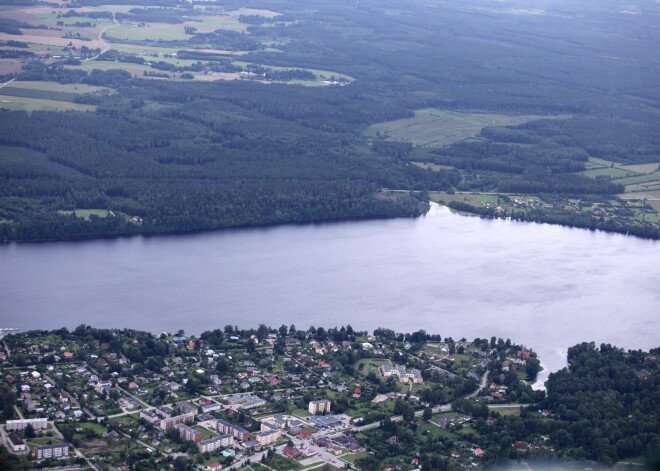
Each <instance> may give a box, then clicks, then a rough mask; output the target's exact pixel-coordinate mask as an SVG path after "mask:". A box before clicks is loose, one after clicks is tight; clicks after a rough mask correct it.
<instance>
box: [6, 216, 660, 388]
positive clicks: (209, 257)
mask: <svg viewBox="0 0 660 471" xmlns="http://www.w3.org/2000/svg"><path fill="white" fill-rule="evenodd" d="M659 262H660V243H659V242H657V241H650V240H643V239H637V238H634V237H626V236H624V235H620V234H607V233H603V232H592V231H587V230H582V229H571V228H567V227H560V226H551V225H545V224H533V223H524V222H515V221H505V220H486V219H479V218H475V217H464V216H459V215H456V214H453V213H451V212H450V211H449V210H448V209H446V208H444V207H440V206H437V205H432V208H431V210H430V211H429V213H427V214H426V215H425V216H423V217H420V218H416V219H390V220H376V221H353V222H337V223H323V224H307V225H286V226H277V227H267V228H251V229H236V230H227V231H217V232H206V233H201V234H191V235H176V236H159V237H131V238H123V239H115V240H94V241H85V242H53V243H39V244H16V243H12V244H8V245H1V246H0V264H1V265H2V267H4V268H3V270H2V271H1V273H0V299H1V300H2V304H1V306H0V327H14V328H19V329H51V328H59V327H62V326H66V327H69V328H75V327H76V326H77V325H79V324H81V323H84V324H88V325H92V326H95V327H119V328H122V327H130V328H136V329H142V330H149V331H152V332H161V331H170V332H173V331H177V330H178V329H180V328H182V329H184V330H185V331H186V332H187V333H189V334H199V333H200V332H202V331H204V330H212V329H215V328H222V327H224V326H225V325H226V324H232V325H238V326H239V327H245V328H248V327H255V328H256V327H257V326H258V325H259V324H260V323H265V324H267V325H270V326H273V327H279V326H280V325H282V324H285V325H287V326H288V325H290V324H292V323H293V324H295V325H296V327H298V328H306V327H308V326H310V325H314V326H317V327H318V326H323V327H326V328H328V327H334V326H341V325H347V324H351V325H352V326H353V328H356V329H360V330H369V331H370V332H371V331H373V329H374V328H376V327H381V326H382V327H388V328H391V329H394V330H396V331H398V332H413V331H415V330H418V329H425V330H426V331H427V332H430V333H439V334H441V335H442V336H443V337H447V336H452V337H454V339H459V338H461V337H466V338H468V339H470V340H471V339H473V338H475V337H482V338H483V337H487V338H490V337H491V336H493V335H494V336H497V337H502V338H504V339H506V338H510V339H511V340H512V341H513V342H515V343H521V344H525V345H527V346H528V347H531V348H533V349H534V350H535V351H537V352H539V354H540V356H541V360H542V363H543V364H544V366H546V367H547V370H546V374H547V371H548V370H557V369H559V368H561V367H562V366H564V364H565V352H566V349H567V347H569V346H571V345H573V344H575V343H577V342H580V341H585V340H588V341H590V340H594V341H595V342H596V343H597V344H599V343H601V342H605V343H612V344H615V345H618V346H621V347H626V348H644V349H647V348H651V347H657V346H658V345H659V344H660V337H658V332H660V290H659V289H658V282H659V281H660V263H659ZM544 376H545V375H544Z"/></svg>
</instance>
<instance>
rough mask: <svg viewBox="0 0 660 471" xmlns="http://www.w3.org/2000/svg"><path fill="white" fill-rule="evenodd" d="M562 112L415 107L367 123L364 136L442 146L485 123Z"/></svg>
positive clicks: (505, 123) (473, 132)
mask: <svg viewBox="0 0 660 471" xmlns="http://www.w3.org/2000/svg"><path fill="white" fill-rule="evenodd" d="M564 117H566V116H552V117H549V116H539V115H511V114H509V115H507V114H493V113H461V112H457V111H450V110H440V109H437V108H425V109H422V110H417V111H415V116H413V117H412V118H404V119H397V120H394V121H387V122H384V123H377V124H373V125H371V126H369V128H368V129H367V132H366V134H367V136H381V137H385V138H386V139H387V140H392V141H404V142H411V143H412V144H413V145H417V146H426V147H443V146H447V145H450V144H454V143H455V142H459V141H462V140H464V139H468V138H471V137H475V136H477V135H478V134H479V133H480V132H481V130H482V129H483V128H485V127H487V126H513V125H517V124H522V123H526V122H527V121H532V120H535V119H549V118H555V119H556V118H564Z"/></svg>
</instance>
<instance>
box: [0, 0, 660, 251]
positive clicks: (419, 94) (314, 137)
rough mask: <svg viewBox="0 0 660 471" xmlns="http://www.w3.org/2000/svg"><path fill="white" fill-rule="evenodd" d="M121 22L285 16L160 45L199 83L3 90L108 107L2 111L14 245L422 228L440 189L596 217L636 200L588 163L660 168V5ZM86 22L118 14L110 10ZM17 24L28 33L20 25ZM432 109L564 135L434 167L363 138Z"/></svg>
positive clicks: (523, 132) (173, 20)
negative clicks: (580, 206)
mask: <svg viewBox="0 0 660 471" xmlns="http://www.w3.org/2000/svg"><path fill="white" fill-rule="evenodd" d="M102 3H103V4H107V3H108V2H102ZM111 3H114V4H120V5H124V4H128V5H134V6H135V5H141V6H142V7H140V8H137V7H133V8H128V9H126V11H125V12H123V13H121V14H120V15H118V16H117V15H115V16H114V17H113V18H115V20H117V21H118V22H119V21H135V22H144V21H152V22H161V23H164V24H168V25H169V27H171V28H179V29H183V28H184V26H183V25H182V24H181V23H183V21H184V20H185V19H187V18H188V16H189V15H190V14H191V12H193V11H199V15H200V18H202V20H200V21H203V18H204V15H209V14H211V12H212V10H213V9H214V8H215V9H218V8H220V9H221V10H222V11H232V10H238V9H239V8H244V7H250V8H254V9H260V10H262V11H272V12H276V13H278V14H279V15H278V16H274V17H266V16H261V15H259V14H254V15H245V14H244V15H241V16H240V17H239V18H240V21H242V22H244V25H245V30H244V31H242V32H236V31H226V30H222V29H219V30H216V31H214V32H205V31H198V28H197V27H194V26H190V25H186V26H185V28H186V30H185V31H186V34H187V35H188V36H190V37H189V38H188V39H186V40H183V39H167V40H166V39H163V40H162V41H158V43H159V44H161V45H163V46H168V47H170V48H174V50H179V54H180V57H181V58H186V59H187V60H188V59H189V60H190V64H189V65H181V64H179V65H176V64H175V63H172V62H171V61H170V62H167V61H163V60H151V61H150V60H147V59H146V58H144V57H141V56H138V55H136V54H135V53H131V52H118V51H116V50H114V49H111V50H110V51H109V52H106V53H104V54H102V55H100V56H99V57H96V58H95V59H94V60H93V61H91V62H92V67H80V65H81V60H78V59H75V58H69V59H66V60H57V61H54V60H46V61H44V60H34V61H31V62H26V63H25V64H24V67H23V70H21V71H18V72H15V73H13V74H10V75H6V76H5V78H6V79H7V80H9V79H12V78H15V79H17V82H20V81H25V80H30V81H53V82H59V83H73V84H78V83H79V84H85V85H89V86H103V87H108V88H109V89H110V92H108V91H107V90H106V91H105V92H93V93H87V94H77V95H75V96H74V97H73V98H69V100H70V101H73V102H75V103H77V104H80V105H91V106H92V107H96V108H95V111H88V112H81V111H69V112H56V111H32V112H29V113H28V112H21V111H1V112H0V145H1V146H2V147H0V181H1V183H0V222H1V224H0V239H3V240H11V239H53V238H56V239H67V238H82V237H97V236H104V235H105V236H107V235H119V234H130V233H159V232H174V231H189V230H202V229H213V228H220V227H231V226H237V225H252V224H269V223H281V222H298V221H317V220H328V219H341V218H365V217H392V216H414V215H419V214H420V213H421V212H423V211H424V210H425V207H426V206H425V204H424V201H425V194H424V191H432V190H454V189H456V190H462V191H499V192H505V193H530V194H561V195H567V196H575V197H577V198H582V199H585V198H586V199H588V198H590V197H593V196H594V195H600V196H603V195H604V196H612V195H615V194H618V193H622V192H623V191H624V189H625V186H624V185H623V184H620V183H617V181H616V180H611V179H610V178H588V177H587V176H585V175H582V174H580V173H579V172H581V171H584V170H585V169H586V168H587V167H586V165H587V163H588V161H589V159H590V158H594V157H597V158H600V159H605V160H611V161H615V162H620V163H623V164H645V163H654V162H660V114H659V113H660V87H659V85H658V82H657V77H658V76H659V75H660V74H659V73H658V72H660V54H659V52H658V49H657V44H658V40H660V25H658V23H657V21H655V18H657V15H658V13H659V12H660V5H659V4H657V3H654V2H650V1H644V0H637V1H634V2H631V4H630V5H628V6H626V7H625V8H624V7H623V6H621V5H620V4H619V3H618V2H613V1H586V2H580V3H579V4H575V3H574V2H545V1H544V2H533V3H532V2H527V1H522V0H521V1H517V2H509V3H495V2H491V1H486V0H484V1H473V2H469V3H468V4H465V3H455V2H448V1H444V2H435V1H434V2H431V1H424V0H405V1H404V2H393V1H389V0H386V1H375V0H366V1H360V2H352V1H350V2H349V1H339V2H331V3H328V2H321V1H307V2H305V3H304V8H301V5H300V2H296V1H291V0H253V1H250V2H247V3H246V2H244V1H234V0H230V1H228V2H222V4H221V5H219V4H218V5H216V4H215V3H211V2H204V4H203V5H190V4H188V3H180V2H176V1H165V0H162V1H134V2H133V1H132V2H123V1H122V2H118V1H114V2H111ZM100 4H101V3H100V2H96V1H95V0H76V1H73V2H71V3H70V4H68V5H67V6H66V8H63V9H62V12H63V14H64V16H63V17H62V18H65V17H67V16H66V12H67V9H68V8H74V7H82V6H98V5H100ZM213 11H215V10H213ZM85 14H86V15H89V16H87V17H85V18H89V19H93V20H96V19H98V18H101V19H103V18H104V17H107V16H108V15H110V13H108V12H104V11H103V8H102V7H99V12H95V13H94V14H90V13H85ZM71 15H72V14H69V16H70V17H71V18H75V17H73V16H71ZM105 20H107V21H110V19H109V17H107V18H105ZM67 21H73V20H67ZM2 25H4V26H2V27H3V28H5V30H11V31H14V30H16V29H18V32H19V33H20V32H21V31H22V30H21V29H20V28H21V27H22V26H21V24H20V23H18V22H17V20H11V19H9V18H8V19H6V21H4V20H3V23H2ZM11 31H10V32H11ZM26 31H27V30H26ZM14 32H15V31H14ZM15 37H16V38H17V39H20V35H18V34H16V35H15ZM108 41H110V45H111V46H112V44H113V43H112V41H115V42H116V43H122V44H123V43H126V42H127V41H128V42H129V43H130V41H129V40H119V39H116V38H115V39H111V38H108ZM15 42H16V41H15ZM134 43H135V45H141V44H143V43H144V41H142V42H140V41H137V40H136V41H134ZM217 49H226V50H229V51H239V50H240V51H242V54H243V53H244V54H243V55H241V56H240V62H238V61H236V60H235V57H233V56H227V55H223V54H224V53H222V51H220V52H209V51H213V50H217ZM16 50H18V49H16ZM87 53H88V55H89V56H90V57H91V56H92V54H93V50H92V49H89V50H88V51H87ZM16 54H18V53H12V55H14V56H16ZM81 56H82V55H81ZM85 57H87V56H85ZM88 58H89V57H88ZM82 60H85V59H84V58H83V59H82ZM194 61H196V62H194ZM97 63H99V64H100V63H105V64H108V63H111V64H124V65H125V64H137V65H139V66H141V67H147V65H145V64H147V63H149V64H150V65H149V67H151V69H149V70H145V71H144V74H143V76H145V77H152V78H151V79H143V78H140V76H136V74H131V73H129V72H127V71H125V70H122V69H108V68H107V66H99V68H98V69H96V70H95V66H94V64H97ZM88 64H89V62H87V63H85V65H88ZM246 64H247V65H246ZM314 70H324V71H333V72H332V73H333V74H336V77H343V78H342V79H341V80H338V79H337V78H335V79H334V80H332V77H329V78H328V80H327V81H328V82H329V83H334V85H329V86H324V87H306V86H302V85H298V84H295V82H296V81H301V82H304V81H309V80H310V79H311V78H312V77H314V76H315V75H314V73H313V72H311V71H314ZM202 71H206V72H204V73H207V72H208V73H211V72H214V73H220V72H222V73H237V72H238V71H241V73H243V74H244V75H243V77H244V78H245V77H247V78H246V79H244V80H236V81H222V80H220V81H214V82H203V81H201V80H186V79H190V78H196V77H197V76H196V75H195V74H200V73H202ZM176 74H179V75H176ZM153 77H156V78H170V77H179V79H177V80H161V79H153ZM333 77H334V75H333ZM345 77H350V78H351V79H350V80H349V79H347V78H345ZM254 78H256V79H261V80H256V79H254ZM17 82H14V83H12V84H9V85H10V86H6V87H5V89H6V90H5V93H19V92H17V91H16V89H12V87H11V85H14V84H15V83H17ZM262 82H267V83H262ZM274 82H290V83H274ZM50 93H51V95H50V96H51V97H53V96H54V95H52V93H57V92H50ZM60 93H61V92H60ZM33 96H35V97H36V95H34V94H33ZM44 97H45V95H44V96H40V98H44ZM55 98H58V99H65V98H66V97H64V96H63V95H61V94H60V95H58V96H55ZM421 108H439V109H451V110H459V111H460V110H463V111H466V110H468V111H473V112H481V113H486V112H488V113H502V114H507V115H513V116H515V115H520V114H530V113H533V114H535V115H537V116H541V117H543V116H545V117H547V118H556V117H557V116H559V115H561V117H562V119H536V120H533V121H530V122H527V123H524V124H519V125H517V126H509V127H503V126H491V127H486V128H484V129H483V130H482V131H481V133H480V134H479V135H478V136H477V137H476V138H475V139H466V140H461V141H459V142H457V143H454V144H451V145H447V146H443V147H430V148H429V147H418V146H415V147H413V146H410V145H409V144H405V143H396V142H390V141H384V140H383V139H382V138H383V136H375V137H373V136H371V137H367V136H366V135H365V134H363V133H364V131H365V130H366V129H367V127H368V126H369V125H372V124H374V123H379V122H384V121H392V120H397V119H402V118H410V117H411V116H414V114H415V111H416V110H419V109H421ZM414 161H423V162H431V163H435V164H437V165H440V166H442V169H441V170H440V171H430V170H426V169H422V168H420V167H418V166H415V165H412V164H411V162H414ZM384 187H385V188H395V189H406V190H414V191H416V192H411V193H409V194H408V193H405V194H392V193H387V192H382V191H380V190H381V189H382V188H384ZM83 209H97V210H107V211H108V212H107V215H106V214H103V213H99V214H101V215H102V216H101V217H99V216H98V215H92V216H90V217H89V218H88V219H82V218H80V217H76V215H75V214H72V213H71V211H75V210H83ZM540 217H541V216H539V218H540ZM556 222H559V223H570V224H572V222H570V221H567V220H562V219H561V218H560V219H558V220H557V221H556ZM592 223H593V224H592ZM598 224H600V225H598ZM644 224H645V225H644V226H640V227H639V228H637V227H636V228H634V229H635V230H634V231H633V229H632V228H630V227H626V226H624V225H622V224H616V223H612V222H611V221H610V222H606V221H605V222H604V221H600V223H599V222H598V221H596V220H595V219H594V221H591V220H589V221H587V222H585V223H584V224H582V225H583V226H585V227H601V228H605V229H608V230H618V231H625V232H627V231H629V230H631V231H633V233H638V234H639V235H644V236H650V237H658V235H660V229H658V225H657V224H655V225H654V224H652V223H646V222H645V223H644ZM578 225H579V224H578Z"/></svg>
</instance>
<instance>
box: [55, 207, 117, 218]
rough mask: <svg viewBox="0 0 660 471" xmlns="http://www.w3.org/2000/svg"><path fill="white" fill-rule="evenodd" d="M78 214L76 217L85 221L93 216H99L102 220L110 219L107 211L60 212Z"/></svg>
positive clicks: (77, 210)
mask: <svg viewBox="0 0 660 471" xmlns="http://www.w3.org/2000/svg"><path fill="white" fill-rule="evenodd" d="M74 212H75V213H76V216H77V217H79V218H83V219H89V217H90V216H91V215H94V216H98V217H101V218H105V217H108V210H107V209H75V210H73V211H58V213H60V214H65V215H71V214H73V213H74Z"/></svg>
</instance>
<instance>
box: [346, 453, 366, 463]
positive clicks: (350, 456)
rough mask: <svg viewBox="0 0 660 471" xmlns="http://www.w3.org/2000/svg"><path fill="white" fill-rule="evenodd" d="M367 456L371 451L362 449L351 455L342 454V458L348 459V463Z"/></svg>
mask: <svg viewBox="0 0 660 471" xmlns="http://www.w3.org/2000/svg"><path fill="white" fill-rule="evenodd" d="M366 456H369V453H367V452H366V451H361V452H359V453H352V454H350V455H345V456H342V457H341V459H342V460H344V461H346V462H347V463H351V464H355V460H357V459H358V458H364V457H366Z"/></svg>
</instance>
